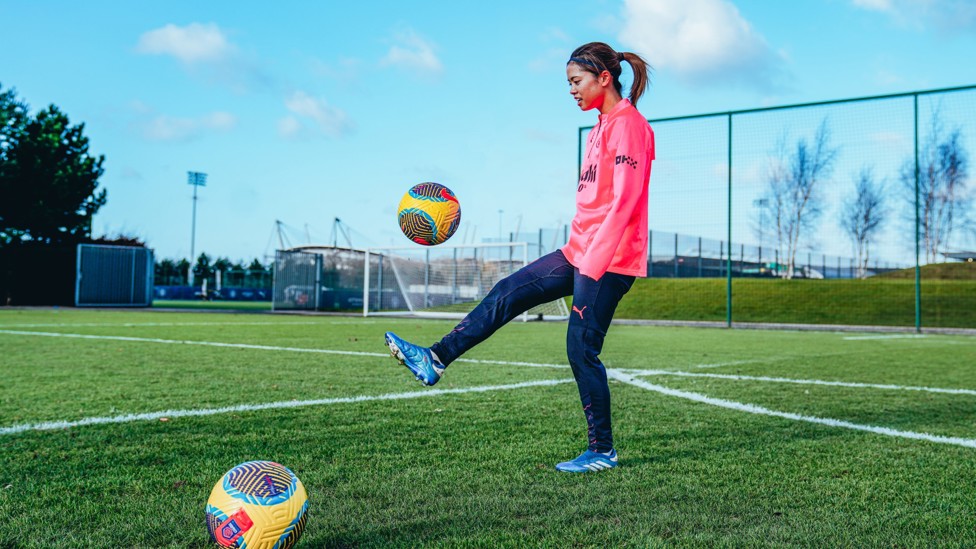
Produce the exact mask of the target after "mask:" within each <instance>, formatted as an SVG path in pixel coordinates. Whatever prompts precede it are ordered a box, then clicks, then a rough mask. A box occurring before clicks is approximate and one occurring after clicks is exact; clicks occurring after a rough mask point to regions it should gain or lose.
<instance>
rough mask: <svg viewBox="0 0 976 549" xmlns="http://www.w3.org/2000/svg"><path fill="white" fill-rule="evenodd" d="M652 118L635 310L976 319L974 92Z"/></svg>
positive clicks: (751, 316) (750, 318)
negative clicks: (647, 288)
mask: <svg viewBox="0 0 976 549" xmlns="http://www.w3.org/2000/svg"><path fill="white" fill-rule="evenodd" d="M650 122H651V125H652V127H653V128H654V131H655V135H656V145H657V151H656V153H657V159H656V160H655V163H654V169H653V174H652V176H651V191H650V208H649V215H650V226H651V227H652V228H653V230H652V231H651V235H650V239H651V254H650V260H649V268H648V276H649V278H650V280H648V281H642V282H641V284H650V285H651V286H652V288H660V289H661V291H662V293H664V292H665V291H666V293H667V295H666V296H664V295H662V296H661V297H660V300H659V301H655V300H653V299H651V300H649V301H646V302H645V303H644V304H643V305H642V306H644V307H645V310H644V311H642V316H644V317H647V318H669V319H675V320H681V319H694V320H703V319H704V320H718V321H725V322H727V323H729V324H731V323H733V322H776V323H801V324H811V323H812V324H854V325H896V326H898V325H900V326H915V327H916V328H920V327H922V326H926V327H968V328H976V264H974V263H972V257H973V255H974V252H973V250H976V209H974V207H976V206H974V198H976V184H974V181H973V172H972V170H973V167H972V164H971V161H972V158H973V153H974V152H976V86H969V87H963V88H952V89H943V90H931V91H920V92H912V93H905V94H897V95H889V96H881V97H872V98H860V99H849V100H841V101H830V102H821V103H811V104H804V105H794V106H788V107H774V108H764V109H753V110H745V111H736V112H726V113H716V114H708V115H700V116H691V117H679V118H668V119H660V120H651V121H650ZM589 129H590V128H581V130H580V134H579V137H580V141H579V142H580V158H582V147H583V143H585V141H584V140H585V137H586V134H587V132H588V131H589ZM580 167H581V168H582V166H580ZM958 259H962V260H963V261H958ZM966 259H969V262H966V261H965V260H966ZM662 279H673V280H670V281H664V280H662ZM708 279H711V280H708ZM651 293H654V292H653V290H652V291H651ZM689 304H698V305H697V306H691V305H689ZM655 307H657V308H658V309H657V310H655Z"/></svg>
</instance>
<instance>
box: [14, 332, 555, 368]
mask: <svg viewBox="0 0 976 549" xmlns="http://www.w3.org/2000/svg"><path fill="white" fill-rule="evenodd" d="M0 334H9V335H29V336H40V337H67V338H74V339H103V340H109V341H131V342H137V343H163V344H170V345H202V346H204V347H231V348H236V349H254V350H259V351H288V352H292V353H322V354H330V355H349V356H371V357H388V356H390V353H370V352H365V351H338V350H335V349H310V348H306V347H279V346H276V345H255V344H252V343H221V342H218V341H192V340H183V339H161V338H154V337H132V336H110V335H95V334H70V333H62V332H34V331H21V330H0ZM455 362H468V363H473V364H497V365H501V366H530V367H534V368H557V369H564V368H569V366H568V365H566V364H546V363H543V362H511V361H502V360H480V359H474V358H459V359H457V360H456V361H455Z"/></svg>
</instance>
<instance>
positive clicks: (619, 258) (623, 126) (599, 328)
mask: <svg viewBox="0 0 976 549" xmlns="http://www.w3.org/2000/svg"><path fill="white" fill-rule="evenodd" d="M623 61H626V62H627V63H628V64H630V66H631V68H632V70H633V74H634V81H633V84H632V85H631V88H630V93H629V99H625V98H623V96H622V94H621V91H622V90H621V84H620V72H621V63H622V62H623ZM566 78H567V80H568V81H569V91H570V94H571V95H572V96H573V98H574V99H575V100H576V104H577V105H578V106H579V108H580V109H582V110H584V111H588V110H596V111H598V112H599V116H598V121H597V124H596V126H595V127H594V128H593V129H592V130H591V131H590V134H589V137H588V138H587V143H586V152H585V155H584V157H583V158H584V159H583V165H582V169H581V171H580V177H579V183H578V185H577V188H576V216H575V218H574V219H573V224H572V230H571V232H570V237H569V242H568V243H567V244H566V245H565V246H563V248H562V249H560V250H557V251H555V252H552V253H550V254H548V255H546V256H543V257H541V258H539V259H537V260H536V261H534V262H532V263H530V264H529V265H526V266H525V267H523V268H522V269H521V270H519V271H518V272H516V273H513V274H512V275H510V276H509V277H507V278H505V279H504V280H502V281H500V282H499V283H498V284H496V285H495V287H494V288H492V289H491V291H490V292H489V293H488V295H487V296H486V297H485V299H484V300H482V302H481V303H480V304H478V306H477V307H475V309H474V310H473V311H471V312H470V313H469V314H468V315H467V316H466V317H465V318H464V320H462V321H461V322H460V323H459V324H458V325H457V327H455V328H454V330H453V331H451V333H449V334H447V335H446V336H444V337H443V338H442V339H441V340H440V341H439V342H437V343H435V344H434V345H433V346H431V347H430V348H427V347H420V346H417V345H414V344H412V343H409V342H407V341H405V340H403V339H401V338H399V337H397V336H396V334H394V333H392V332H387V333H386V343H387V345H388V346H389V348H390V352H391V353H392V354H393V356H394V357H395V358H396V359H397V360H399V361H400V363H402V364H404V365H405V366H407V368H409V369H410V371H411V372H413V374H414V375H415V376H416V377H417V379H419V380H420V381H421V382H422V383H424V384H425V385H433V384H435V383H437V381H438V380H439V379H440V377H441V376H442V375H443V373H444V370H445V368H447V366H448V365H449V364H451V362H453V361H454V360H455V359H457V358H458V357H459V356H461V355H462V354H464V353H465V352H466V351H467V350H468V349H471V348H472V347H474V346H475V345H477V344H478V343H480V342H482V341H484V340H485V339H487V338H488V337H489V336H490V335H491V334H493V333H494V332H495V331H496V330H498V329H499V328H501V327H502V326H503V325H505V323H507V322H508V321H509V320H511V319H513V318H515V317H516V316H518V315H519V314H521V313H522V312H524V311H527V310H528V309H530V308H532V307H534V306H536V305H539V304H541V303H545V302H548V301H552V300H554V299H559V298H563V297H565V296H568V295H572V296H573V306H572V312H571V313H570V317H569V328H568V333H567V335H566V353H567V355H568V357H569V363H570V366H571V367H572V369H573V375H574V377H575V378H576V384H577V387H578V388H579V395H580V401H581V403H582V405H583V413H584V416H585V417H586V424H587V432H588V441H589V444H588V448H587V450H586V451H585V452H583V453H582V454H581V455H580V456H579V457H577V458H576V459H573V460H570V461H566V462H563V463H559V464H557V465H556V469H557V470H559V471H566V472H579V473H584V472H587V471H601V470H604V469H610V468H613V467H616V466H617V464H618V459H617V452H616V450H615V449H614V446H613V433H612V429H611V421H610V387H609V385H608V384H607V373H606V369H605V368H604V366H603V363H601V362H600V359H599V355H600V351H601V350H602V349H603V340H604V337H605V336H606V333H607V329H608V328H609V326H610V321H611V320H612V318H613V313H614V310H615V309H616V307H617V303H619V302H620V299H621V298H622V297H623V296H624V294H626V293H627V291H628V290H630V287H631V286H632V285H633V283H634V279H635V278H636V277H638V276H646V274H647V191H648V182H649V181H650V176H651V161H652V160H653V159H654V132H653V131H652V130H651V127H650V125H649V124H648V123H647V120H646V119H645V118H644V116H643V115H641V114H640V113H639V112H638V111H637V109H636V107H635V105H636V104H637V101H638V100H639V99H640V97H641V95H642V94H643V93H644V90H645V88H646V87H647V82H648V65H647V63H646V62H645V61H644V60H643V59H642V58H641V57H640V56H638V55H636V54H634V53H618V52H616V51H614V50H613V48H611V47H610V46H608V45H607V44H604V43H602V42H592V43H589V44H586V45H584V46H581V47H579V48H577V49H576V50H575V51H573V54H572V55H571V56H570V58H569V61H568V62H567V63H566Z"/></svg>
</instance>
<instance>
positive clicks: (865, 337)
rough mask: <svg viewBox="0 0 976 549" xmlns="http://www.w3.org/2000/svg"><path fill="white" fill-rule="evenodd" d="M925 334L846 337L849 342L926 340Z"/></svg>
mask: <svg viewBox="0 0 976 549" xmlns="http://www.w3.org/2000/svg"><path fill="white" fill-rule="evenodd" d="M927 337H928V336H927V335H925V334H886V335H866V336H845V337H844V339H845V340H847V341H857V340H864V339H925V338H927Z"/></svg>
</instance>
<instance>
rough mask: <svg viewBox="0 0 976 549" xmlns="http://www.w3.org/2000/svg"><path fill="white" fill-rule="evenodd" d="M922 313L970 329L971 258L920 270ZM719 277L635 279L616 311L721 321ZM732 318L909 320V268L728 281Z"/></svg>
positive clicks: (975, 280) (932, 321)
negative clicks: (836, 276)
mask: <svg viewBox="0 0 976 549" xmlns="http://www.w3.org/2000/svg"><path fill="white" fill-rule="evenodd" d="M921 290H922V292H921V305H922V311H921V320H922V326H926V327H952V328H976V265H974V264H968V263H955V264H943V265H927V266H925V267H922V269H921ZM726 301H727V297H726V280H725V279H714V278H712V279H708V278H701V279H673V278H649V279H641V280H638V281H637V283H636V284H635V285H634V287H633V289H631V291H630V293H628V294H627V296H625V297H624V299H623V301H621V303H620V306H619V307H618V308H617V313H616V315H615V317H616V318H620V319H656V320H702V321H725V320H726V310H727V309H726ZM732 313H733V317H732V320H733V321H735V322H774V323H800V324H854V325H875V326H914V325H915V270H914V269H905V270H903V271H893V272H891V273H888V274H886V275H881V276H875V277H871V278H868V279H865V280H802V279H801V280H780V279H776V280H769V279H755V278H737V279H733V281H732Z"/></svg>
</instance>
